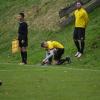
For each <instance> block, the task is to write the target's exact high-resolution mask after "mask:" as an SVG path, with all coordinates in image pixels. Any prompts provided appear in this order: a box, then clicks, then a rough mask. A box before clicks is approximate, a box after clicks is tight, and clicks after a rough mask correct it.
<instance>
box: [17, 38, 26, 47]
mask: <svg viewBox="0 0 100 100" xmlns="http://www.w3.org/2000/svg"><path fill="white" fill-rule="evenodd" d="M18 40H19V47H21V48H22V47H27V46H28V39H18ZM22 40H24V42H23V43H22Z"/></svg>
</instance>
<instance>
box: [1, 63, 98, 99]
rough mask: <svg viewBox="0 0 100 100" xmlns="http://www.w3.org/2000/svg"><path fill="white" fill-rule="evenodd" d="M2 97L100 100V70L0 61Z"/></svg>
mask: <svg viewBox="0 0 100 100" xmlns="http://www.w3.org/2000/svg"><path fill="white" fill-rule="evenodd" d="M0 79H1V80H2V81H3V85H2V86H0V100H99V99H100V70H93V69H79V68H71V66H70V67H69V66H67V67H65V66H61V67H57V66H52V67H51V66H40V65H27V66H21V65H16V64H0Z"/></svg>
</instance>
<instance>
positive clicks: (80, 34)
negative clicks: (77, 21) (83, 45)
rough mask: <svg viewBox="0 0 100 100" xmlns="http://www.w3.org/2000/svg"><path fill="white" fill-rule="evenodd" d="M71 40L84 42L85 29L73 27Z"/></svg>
mask: <svg viewBox="0 0 100 100" xmlns="http://www.w3.org/2000/svg"><path fill="white" fill-rule="evenodd" d="M73 39H74V40H85V28H80V27H75V29H74V34H73Z"/></svg>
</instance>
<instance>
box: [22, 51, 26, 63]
mask: <svg viewBox="0 0 100 100" xmlns="http://www.w3.org/2000/svg"><path fill="white" fill-rule="evenodd" d="M23 57H24V59H23V62H24V63H25V64H27V51H25V52H23Z"/></svg>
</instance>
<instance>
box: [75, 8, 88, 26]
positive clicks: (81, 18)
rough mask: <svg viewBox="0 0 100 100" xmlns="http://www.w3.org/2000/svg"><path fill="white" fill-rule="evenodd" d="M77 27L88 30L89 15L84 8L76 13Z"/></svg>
mask: <svg viewBox="0 0 100 100" xmlns="http://www.w3.org/2000/svg"><path fill="white" fill-rule="evenodd" d="M74 15H75V27H80V28H86V26H87V24H88V20H89V19H88V14H87V12H86V10H85V9H84V8H81V9H77V10H75V12H74Z"/></svg>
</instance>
